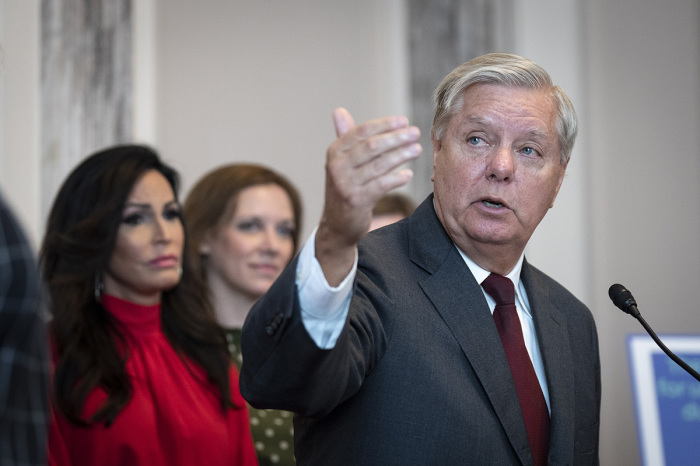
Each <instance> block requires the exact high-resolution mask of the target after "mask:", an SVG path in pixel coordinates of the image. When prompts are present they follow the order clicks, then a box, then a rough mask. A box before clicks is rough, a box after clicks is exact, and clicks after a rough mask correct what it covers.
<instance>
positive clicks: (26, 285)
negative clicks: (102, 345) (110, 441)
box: [0, 197, 49, 466]
mask: <svg viewBox="0 0 700 466" xmlns="http://www.w3.org/2000/svg"><path fill="white" fill-rule="evenodd" d="M39 290H40V286H39V274H38V271H37V267H36V262H35V258H34V255H33V254H32V251H31V248H30V245H29V243H28V242H27V239H26V237H25V235H24V233H23V232H22V230H21V228H20V226H19V225H18V223H17V221H16V220H15V218H14V217H13V215H12V213H11V212H10V210H9V208H8V207H7V206H6V205H5V203H4V201H3V199H2V197H0V466H6V465H16V466H19V465H40V464H42V465H43V464H46V432H47V430H46V429H47V423H48V419H49V412H48V410H49V405H48V350H47V335H46V322H45V321H44V319H42V316H41V314H40V305H39V301H40V295H39Z"/></svg>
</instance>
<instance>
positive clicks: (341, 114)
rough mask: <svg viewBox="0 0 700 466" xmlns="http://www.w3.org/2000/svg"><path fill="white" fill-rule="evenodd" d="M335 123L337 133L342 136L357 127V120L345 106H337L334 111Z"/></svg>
mask: <svg viewBox="0 0 700 466" xmlns="http://www.w3.org/2000/svg"><path fill="white" fill-rule="evenodd" d="M333 124H334V125H335V134H336V135H337V136H338V137H340V136H342V135H343V134H345V133H347V132H348V131H350V130H351V129H353V128H354V127H355V120H354V119H353V118H352V115H350V112H348V111H347V110H346V109H344V108H342V107H341V108H336V109H335V110H334V111H333Z"/></svg>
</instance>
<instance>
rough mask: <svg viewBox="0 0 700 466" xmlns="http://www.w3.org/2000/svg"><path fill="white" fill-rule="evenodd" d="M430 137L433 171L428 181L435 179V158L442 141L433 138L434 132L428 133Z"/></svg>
mask: <svg viewBox="0 0 700 466" xmlns="http://www.w3.org/2000/svg"><path fill="white" fill-rule="evenodd" d="M430 139H431V140H432V141H433V173H432V174H431V175H430V181H433V182H434V181H435V161H436V160H437V156H438V152H440V149H442V141H441V140H439V139H435V133H431V134H430Z"/></svg>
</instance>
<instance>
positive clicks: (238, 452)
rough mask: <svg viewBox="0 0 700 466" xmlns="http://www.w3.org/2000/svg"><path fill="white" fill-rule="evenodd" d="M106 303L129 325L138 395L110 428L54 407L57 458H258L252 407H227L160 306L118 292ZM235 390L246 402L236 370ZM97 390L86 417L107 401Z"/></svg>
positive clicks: (224, 461)
mask: <svg viewBox="0 0 700 466" xmlns="http://www.w3.org/2000/svg"><path fill="white" fill-rule="evenodd" d="M102 303H103V305H104V306H105V308H106V309H107V310H109V311H110V312H111V313H112V314H113V315H114V317H116V319H117V320H119V322H121V323H122V324H123V326H124V328H125V331H126V332H127V339H126V345H127V346H128V348H127V351H128V354H129V358H128V360H127V361H126V371H127V373H128V374H129V376H130V378H131V383H132V386H133V395H132V398H131V400H130V401H129V402H128V404H127V405H126V406H125V407H124V408H123V409H122V410H121V412H120V413H119V414H118V415H117V417H116V419H115V420H114V423H113V424H112V425H111V426H110V427H105V425H104V423H100V424H95V425H93V426H91V427H88V428H85V427H78V426H75V425H73V424H70V423H69V422H67V421H66V420H65V419H64V418H63V417H62V416H61V415H60V414H59V413H57V412H55V411H54V412H53V413H52V418H53V422H52V425H51V428H50V430H49V463H50V464H52V465H75V466H82V465H86V466H87V465H90V466H92V465H103V466H107V465H149V466H158V465H168V466H171V465H182V466H185V465H186V466H204V465H206V466H215V465H257V464H258V462H257V459H256V455H255V450H254V448H253V441H252V438H251V434H250V427H249V424H248V413H247V411H246V409H245V408H244V409H226V410H225V411H224V410H223V409H222V407H221V400H220V397H219V392H218V389H217V388H216V387H215V386H214V385H212V384H211V383H209V382H208V381H207V375H206V372H205V371H204V370H203V369H202V368H201V367H199V366H198V365H197V364H194V363H189V364H188V363H186V362H185V361H184V360H183V359H182V358H181V357H180V356H178V355H177V353H176V352H175V350H174V349H173V347H172V346H171V345H170V343H169V342H168V340H167V338H166V337H165V334H164V333H163V331H162V329H161V323H160V305H159V304H158V305H155V306H140V305H137V304H133V303H131V302H128V301H124V300H121V299H118V298H115V297H113V296H104V295H103V296H102ZM230 383H231V397H232V399H233V402H234V404H235V405H236V406H245V401H244V400H243V397H242V396H241V394H240V392H239V390H238V374H237V372H236V370H235V369H233V368H232V369H231V371H230ZM105 398H106V394H105V392H104V391H103V390H102V389H101V388H98V389H95V390H94V391H93V392H92V393H91V394H90V395H89V396H88V398H87V401H86V403H85V406H84V409H83V415H84V417H85V418H86V419H87V418H89V417H90V416H91V415H92V414H94V413H95V412H96V411H97V409H98V407H99V406H100V404H101V403H102V402H103V401H104V400H105Z"/></svg>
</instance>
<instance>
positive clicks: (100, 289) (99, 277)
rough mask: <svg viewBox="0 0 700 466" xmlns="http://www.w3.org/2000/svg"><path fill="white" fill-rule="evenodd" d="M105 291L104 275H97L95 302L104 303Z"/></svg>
mask: <svg viewBox="0 0 700 466" xmlns="http://www.w3.org/2000/svg"><path fill="white" fill-rule="evenodd" d="M104 289H105V282H103V281H102V274H101V273H96V274H95V301H97V302H98V303H102V292H103V291H104Z"/></svg>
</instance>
